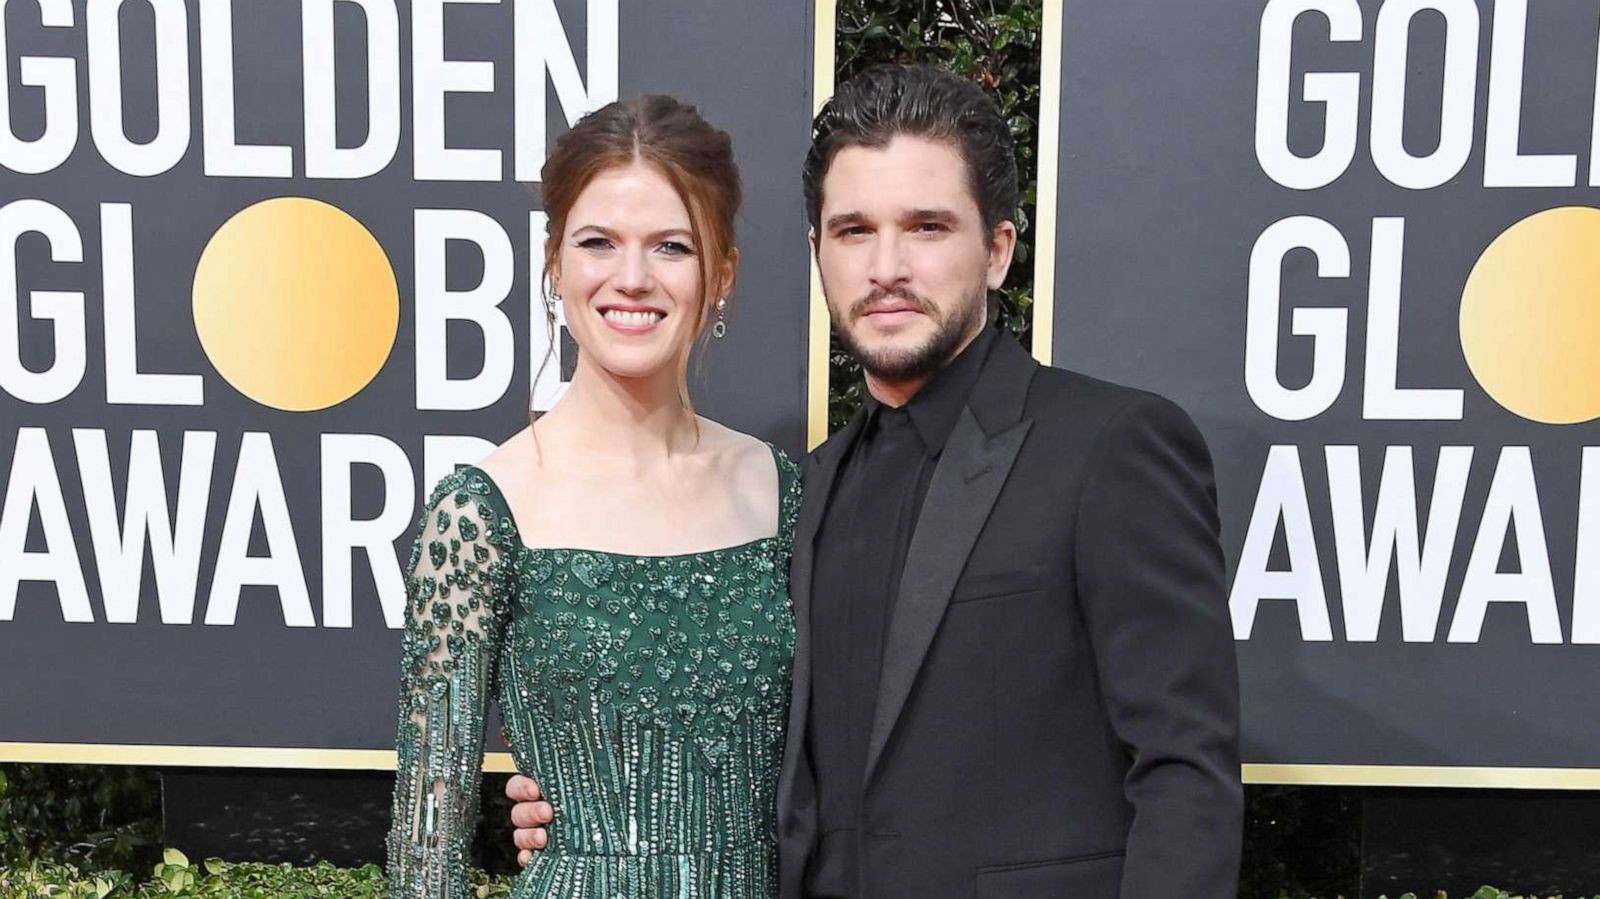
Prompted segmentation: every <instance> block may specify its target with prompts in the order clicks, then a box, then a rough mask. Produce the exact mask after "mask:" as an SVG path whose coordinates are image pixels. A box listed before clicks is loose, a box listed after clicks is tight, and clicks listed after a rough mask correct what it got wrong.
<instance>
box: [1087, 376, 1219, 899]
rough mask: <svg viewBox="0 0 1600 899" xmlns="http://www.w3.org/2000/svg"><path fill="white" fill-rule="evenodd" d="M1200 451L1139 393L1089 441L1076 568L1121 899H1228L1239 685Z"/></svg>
mask: <svg viewBox="0 0 1600 899" xmlns="http://www.w3.org/2000/svg"><path fill="white" fill-rule="evenodd" d="M1219 530H1220V527H1219V522H1218V516H1217V501H1216V486H1215V483H1214V481H1213V478H1212V471H1211V458H1210V454H1209V453H1208V452H1207V449H1206V445H1205V441H1204V439H1203V438H1202V437H1201V435H1200V432H1199V430H1198V429H1197V428H1196V427H1195V426H1194V423H1193V422H1192V421H1190V419H1189V417H1188V416H1187V415H1186V414H1185V413H1184V412H1183V410H1181V409H1179V408H1178V407H1177V406H1176V405H1173V404H1172V403H1170V402H1168V401H1166V400H1164V399H1161V398H1160V397H1156V396H1153V395H1150V394H1143V395H1141V396H1140V397H1139V398H1137V399H1135V400H1133V401H1131V402H1130V403H1129V404H1127V405H1125V406H1123V407H1122V408H1121V409H1120V410H1118V411H1117V412H1116V413H1115V414H1114V415H1113V416H1112V418H1111V419H1110V420H1109V421H1108V423H1107V424H1106V426H1105V428H1104V430H1103V432H1102V433H1101V435H1100V436H1099V437H1098V438H1097V442H1096V444H1095V447H1094V449H1093V451H1092V456H1091V460H1090V462H1089V468H1088V469H1087V484H1086V486H1085V488H1084V493H1083V494H1082V497H1081V505H1080V507H1079V509H1078V524H1077V533H1078V541H1077V557H1076V569H1077V571H1078V578H1079V596H1080V599H1081V602H1082V604H1083V609H1084V617H1085V621H1086V623H1087V627H1088V629H1089V636H1090V641H1091V645H1092V647H1093V651H1094V658H1095V666H1096V669H1097V671H1098V674H1099V679H1100V688H1101V692H1102V696H1103V699H1104V701H1105V704H1106V709H1107V713H1108V714H1109V716H1110V720H1111V724H1112V727H1113V728H1114V729H1115V731H1116V733H1117V736H1118V737H1119V738H1120V740H1121V742H1122V743H1123V745H1124V747H1125V748H1126V749H1127V751H1128V752H1129V753H1130V757H1131V762H1130V767H1129V769H1128V773H1127V777H1126V780H1125V781H1124V786H1123V789H1124V793H1125V795H1126V796H1127V799H1128V802H1129V803H1130V804H1131V805H1132V807H1133V810H1134V818H1133V824H1132V828H1131V830H1130V832H1129V834H1128V843H1127V856H1126V858H1125V859H1124V862H1123V879H1122V890H1121V896H1122V899H1235V897H1236V896H1237V882H1238V875H1239V854H1240V843H1241V840H1242V834H1241V831H1242V826H1243V791H1242V788H1241V786H1240V781H1239V680H1238V667H1237V662H1236V660H1235V654H1234V643H1233V633H1232V629H1231V626H1230V624H1229V617H1228V604H1227V590H1226V587H1225V584H1224V571H1223V568H1224V566H1223V557H1222V549H1221V545H1220V540H1219Z"/></svg>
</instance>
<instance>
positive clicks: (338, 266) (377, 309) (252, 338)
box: [194, 197, 400, 412]
mask: <svg viewBox="0 0 1600 899" xmlns="http://www.w3.org/2000/svg"><path fill="white" fill-rule="evenodd" d="M194 324H195V330H196V331H197V332H198V333H199V336H200V345H201V346H202V347H203V348H204V349H205V352H206V356H207V357H209V358H210V360H211V364H212V366H213V367H215V368H216V370H217V373H218V374H220V375H222V377H223V378H225V379H226V380H227V381H228V383H229V384H232V385H233V387H234V388H235V389H236V390H238V391H239V392H240V393H242V394H244V395H245V396H248V397H250V398H251V399H253V400H255V401H256V402H258V403H261V404H262V405H265V406H271V407H273V408H276V409H283V410H286V411H291V412H309V411H313V410H316V409H326V408H328V407H329V406H335V405H338V404H339V403H342V402H344V401H345V400H347V399H349V398H350V397H352V396H355V395H356V394H357V393H359V392H361V389H362V388H364V387H366V386H367V384H369V383H371V381H372V379H373V378H374V377H376V376H377V374H378V371H379V369H381V368H383V363H384V361H385V360H387V359H388V358H389V351H390V350H391V349H393V348H394V339H395V333H396V331H398V329H399V325H400V292H399V288H398V287H397V286H396V283H395V277H394V269H393V267H391V266H390V264H389V257H388V256H387V255H385V254H384V252H383V248H382V247H380V246H379V245H378V241H377V240H376V239H374V238H373V236H372V234H371V233H370V232H369V231H367V229H366V227H365V226H363V225H362V224H361V223H360V222H359V221H357V220H356V219H355V218H353V217H352V216H351V215H350V214H349V213H346V212H345V211H344V210H342V209H339V208H338V207H336V206H331V205H329V204H327V203H324V202H321V201H320V200H313V199H310V198H307V197H278V198H275V199H271V200H263V201H261V202H260V203H256V204H254V205H252V206H249V207H247V208H245V209H243V210H241V211H240V212H239V213H237V214H236V215H234V216H233V217H232V218H230V219H228V221H227V222H225V223H223V225H222V227H221V228H218V229H217V233H216V234H214V235H212V237H211V240H210V242H209V243H207V244H206V248H205V251H204V252H203V253H201V254H200V263H199V265H198V266H196V268H195V273H194Z"/></svg>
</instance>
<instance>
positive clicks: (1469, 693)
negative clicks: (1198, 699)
mask: <svg viewBox="0 0 1600 899" xmlns="http://www.w3.org/2000/svg"><path fill="white" fill-rule="evenodd" d="M1059 21H1060V36H1059V40H1060V41H1061V44H1060V55H1059V60H1060V68H1059V78H1060V90H1059V93H1058V94H1056V95H1053V96H1052V97H1048V98H1046V101H1045V102H1046V103H1059V115H1060V120H1059V121H1060V130H1059V135H1060V148H1059V154H1058V156H1057V162H1058V171H1059V180H1058V183H1059V188H1058V191H1057V193H1056V195H1055V196H1053V197H1042V198H1041V203H1054V204H1055V205H1054V210H1055V214H1056V216H1057V218H1056V221H1057V222H1058V227H1057V229H1056V231H1055V233H1054V234H1053V235H1049V236H1046V237H1044V238H1041V239H1042V240H1052V241H1053V246H1054V247H1055V263H1056V268H1055V271H1054V283H1055V285H1056V289H1055V291H1054V297H1055V307H1054V322H1053V324H1054V340H1053V347H1052V350H1053V360H1054V362H1055V363H1057V364H1060V365H1064V366H1067V367H1070V368H1076V369H1081V370H1083V371H1086V372H1089V373H1091V374H1094V375H1099V376H1102V377H1106V378H1109V379H1112V380H1116V381H1121V382H1124V383H1129V384H1133V385H1137V386H1141V387H1145V388H1149V389H1151V390H1155V391H1157V392H1159V393H1162V394H1165V395H1167V396H1169V397H1171V398H1173V399H1174V400H1176V401H1178V402H1179V403H1181V404H1182V405H1183V406H1184V407H1185V408H1187V409H1188V411H1189V412H1190V413H1191V414H1192V415H1193V416H1194V417H1195V418H1196V420H1197V421H1198V422H1199V424H1200V427H1201V429H1202V430H1203V431H1204V432H1205V435H1206V438H1207V440H1208V442H1209V444H1210V447H1211V452H1212V455H1213V457H1214V459H1215V462H1216V470H1217V482H1218V489H1219V493H1220V496H1219V499H1220V503H1221V509H1222V518H1223V530H1224V541H1225V546H1226V552H1227V561H1228V575H1229V585H1230V596H1229V602H1230V606H1231V610H1232V617H1233V628H1234V633H1235V636H1236V638H1237V640H1238V643H1237V646H1238V651H1239V661H1240V677H1241V689H1242V692H1243V703H1244V718H1245V720H1244V727H1245V730H1244V755H1245V761H1246V762H1249V763H1270V764H1316V765H1331V764H1339V765H1357V766H1380V765H1382V766H1388V765H1410V766H1477V767H1484V768H1501V767H1516V768H1522V767H1529V768H1552V769H1562V768H1582V767H1600V751H1597V750H1596V749H1595V738H1596V736H1600V728H1597V726H1596V725H1594V724H1592V723H1590V722H1592V721H1593V719H1594V716H1593V715H1590V714H1588V709H1589V707H1590V706H1591V705H1592V704H1593V697H1594V696H1595V695H1596V694H1597V693H1600V664H1596V662H1597V661H1600V650H1597V649H1596V644H1600V447H1597V446H1592V445H1590V444H1595V443H1597V442H1600V441H1597V440H1596V436H1597V432H1596V425H1595V423H1594V422H1595V420H1596V419H1597V418H1600V209H1596V208H1593V207H1594V206H1595V205H1596V202H1595V201H1596V197H1597V196H1600V194H1597V193H1596V187H1600V152H1597V150H1596V141H1597V139H1600V130H1597V128H1596V125H1597V123H1600V104H1597V102H1596V72H1597V58H1596V47H1597V34H1600V4H1596V3H1593V2H1572V3H1529V2H1527V0H1498V2H1489V0H1481V2H1473V0H1389V2H1375V0H1374V2H1367V0H1362V2H1357V0H1269V2H1259V0H1258V2H1242V3H1240V2H1235V3H1224V4H1215V3H1209V4H1208V3H1186V2H1177V0H1138V2H1131V3H1099V2H1090V0H1066V2H1065V3H1064V7H1063V9H1062V12H1061V16H1060V19H1059ZM1052 108H1054V107H1052ZM1342 776H1349V773H1348V772H1346V774H1345V775H1342ZM1311 779H1315V778H1314V777H1313V778H1311ZM1542 782H1545V783H1553V782H1550V781H1548V780H1546V781H1542Z"/></svg>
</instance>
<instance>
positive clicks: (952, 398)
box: [866, 324, 1000, 455]
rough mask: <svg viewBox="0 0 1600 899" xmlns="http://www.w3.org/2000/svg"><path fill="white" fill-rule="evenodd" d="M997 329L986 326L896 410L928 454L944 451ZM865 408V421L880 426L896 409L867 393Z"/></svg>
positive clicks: (976, 380)
mask: <svg viewBox="0 0 1600 899" xmlns="http://www.w3.org/2000/svg"><path fill="white" fill-rule="evenodd" d="M999 327H1000V326H999V325H997V324H990V325H986V326H985V327H984V328H983V330H981V331H979V332H978V336H977V337H974V338H973V339H972V342H971V343H969V344H967V345H966V347H965V348H964V349H962V351H961V352H959V353H957V354H956V357H955V358H954V359H951V360H950V361H949V362H948V363H946V364H945V365H944V367H942V368H940V369H939V370H938V371H936V372H934V373H933V377H931V378H929V379H928V383H926V384H924V385H922V389H921V390H918V391H917V392H916V394H915V395H914V396H912V397H911V399H910V400H909V401H908V402H907V403H906V404H905V405H904V406H903V407H899V408H903V409H905V410H906V413H907V414H908V415H909V416H910V418H911V423H912V425H913V426H914V427H915V428H916V429H917V435H918V436H919V437H921V438H922V445H923V446H924V447H925V448H926V449H927V451H928V454H929V455H937V454H938V453H940V452H941V451H943V449H944V444H945V441H947V440H949V439H950V433H951V432H952V431H954V430H955V427H956V422H957V421H958V420H960V418H961V410H962V409H964V408H966V405H967V398H968V397H969V396H971V395H972V388H973V386H974V385H975V384H977V383H978V374H979V373H980V372H982V371H983V363H984V360H985V359H987V358H988V356H989V349H990V347H992V346H993V345H994V337H995V332H996V331H997V330H999ZM866 406H867V421H868V424H871V425H877V424H880V421H879V419H880V418H881V416H883V415H884V414H885V412H886V411H888V410H890V409H893V408H896V407H891V406H886V405H884V404H883V403H881V402H879V401H878V400H877V399H876V398H875V397H873V396H872V394H870V393H868V394H867V399H866Z"/></svg>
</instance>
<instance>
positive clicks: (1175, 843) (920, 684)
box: [778, 335, 1242, 899]
mask: <svg viewBox="0 0 1600 899" xmlns="http://www.w3.org/2000/svg"><path fill="white" fill-rule="evenodd" d="M859 427H860V416H858V417H857V419H856V420H855V421H853V422H852V423H851V424H850V425H849V426H848V427H846V428H845V430H843V431H841V432H840V433H839V434H838V435H836V436H835V437H834V438H833V439H831V440H829V441H828V442H827V443H825V444H823V445H822V446H821V447H819V448H818V449H817V451H816V452H815V453H813V454H812V456H811V457H810V459H809V460H808V463H807V469H806V492H805V502H804V505H803V507H802V510H801V514H800V521H799V525H798V528H797V534H796V539H795V555H794V568H793V576H792V579H791V591H792V595H793V599H794V605H795V620H796V625H797V630H798V634H797V642H796V647H795V668H794V697H793V703H792V706H791V709H790V714H789V734H788V746H787V750H786V752H785V756H784V764H783V772H782V775H781V778H780V782H779V794H778V828H779V840H780V860H781V869H782V884H783V899H799V897H801V896H802V891H803V884H804V874H805V869H806V865H807V863H808V861H809V859H810V858H811V857H812V855H813V850H814V847H815V845H816V841H817V840H819V839H859V840H860V845H859V847H858V857H859V859H860V865H861V872H860V882H861V887H862V895H863V897H865V899H890V897H907V899H938V897H952V899H954V897H996V899H998V897H1045V896H1051V897H1054V896H1060V897H1071V899H1118V897H1120V899H1235V896H1236V892H1235V890H1236V883H1237V877H1238V867H1239V847H1240V830H1241V818H1242V799H1241V790H1240V786H1239V756H1238V676H1237V672H1236V666H1235V661H1234V647H1233V636H1232V632H1231V629H1230V626H1229V619H1228V610H1227V599H1226V592H1225V589H1224V584H1223V561H1222V552H1221V548H1220V546H1219V542H1218V522H1217V511H1216V494H1215V488H1214V485H1213V482H1212V475H1211V462H1210V457H1209V455H1208V454H1207V451H1206V446H1205V443H1204V441H1203V439H1202V438H1201V436H1200V433H1199V431H1198V430H1196V428H1195V427H1194V424H1193V423H1192V422H1191V421H1190V420H1189V418H1188V416H1187V415H1185V414H1184V413H1183V411H1182V410H1180V409H1179V408H1178V407H1177V406H1175V405H1173V404H1172V403H1170V402H1168V401H1166V400H1164V399H1162V398H1160V397H1158V396H1155V395H1154V394H1149V393H1144V392H1141V391H1135V390H1131V389H1128V388H1124V387H1118V386H1116V385H1113V384H1108V383H1106V382H1103V381H1098V380H1095V379H1093V378H1089V377H1086V376H1084V375H1080V374H1076V373H1073V372H1068V371H1063V370H1060V369H1051V368H1044V367H1041V366H1040V365H1038V364H1037V363H1036V362H1034V360H1033V359H1032V358H1031V357H1029V356H1028V355H1027V353H1026V352H1024V351H1023V350H1022V348H1021V347H1020V346H1019V345H1018V344H1017V343H1016V341H1014V340H1012V339H1010V338H1009V337H1007V336H1005V335H1001V336H1000V339H999V340H998V341H997V342H996V344H995V346H994V348H993V350H992V351H991V353H990V355H989V358H988V360H987V361H986V362H985V365H984V368H983V371H982V373H981V374H980V375H979V378H978V382H977V384H976V385H975V386H974V388H973V391H972V395H971V398H970V400H969V401H968V405H967V408H966V409H965V410H964V411H963V413H962V416H961V419H960V421H959V422H958V424H957V425H956V427H955V430H954V431H953V432H952V434H951V436H950V439H949V441H948V443H947V444H946V445H945V448H944V451H943V453H942V455H941V456H940V459H939V462H938V466H937V468H936V469H935V472H934V474H933V479H932V481H931V483H930V484H929V487H928V493H927V497H926V499H925V500H924V503H923V507H922V512H921V515H920V517H919V518H918V520H917V525H916V529H915V533H914V536H913V538H912V540H911V546H910V549H909V551H908V553H907V556H906V562H905V574H904V576H903V578H902V582H901V586H900V592H899V595H898V596H897V597H896V599H895V603H894V608H893V611H892V618H891V621H890V624H889V628H888V633H887V635H886V640H885V646H884V655H883V671H882V675H881V678H880V682H879V686H878V696H877V712H876V719H875V721H874V723H873V726H872V732H871V737H870V743H869V749H868V757H867V769H866V776H865V782H864V786H863V796H862V805H861V807H862V820H861V821H860V822H859V825H860V827H859V830H857V831H856V832H854V833H849V832H843V831H840V832H836V833H834V834H827V835H819V834H818V833H817V832H816V830H817V824H816V821H817V817H816V813H817V798H816V789H815V783H814V781H813V775H812V766H811V762H810V760H809V759H808V758H807V757H806V744H807V739H806V730H805V728H806V722H807V719H808V717H809V716H808V703H809V696H810V681H811V634H810V617H811V609H810V601H811V596H810V591H811V583H812V570H811V568H812V560H813V544H814V542H815V540H816V534H817V529H818V525H819V522H820V521H821V519H822V512H823V506H824V505H825V503H826V502H827V497H828V495H829V493H830V491H831V488H832V485H833V479H834V476H835V475H836V473H837V471H838V466H839V462H840V457H841V455H842V454H843V451H844V449H845V448H846V447H848V446H849V445H850V443H851V440H852V439H853V437H854V433H855V430H856V429H857V428H859Z"/></svg>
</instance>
